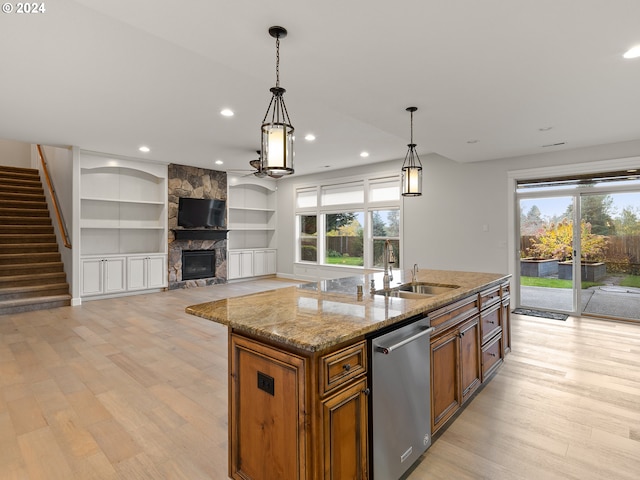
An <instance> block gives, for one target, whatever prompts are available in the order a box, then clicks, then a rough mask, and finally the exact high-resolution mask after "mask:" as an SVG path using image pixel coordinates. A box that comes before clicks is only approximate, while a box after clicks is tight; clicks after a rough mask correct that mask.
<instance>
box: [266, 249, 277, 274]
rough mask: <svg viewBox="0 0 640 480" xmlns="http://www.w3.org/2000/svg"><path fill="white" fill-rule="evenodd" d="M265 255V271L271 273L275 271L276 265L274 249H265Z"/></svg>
mask: <svg viewBox="0 0 640 480" xmlns="http://www.w3.org/2000/svg"><path fill="white" fill-rule="evenodd" d="M265 255H266V264H265V272H264V273H266V274H267V275H273V274H274V273H276V271H277V267H276V251H275V250H267V251H266V252H265Z"/></svg>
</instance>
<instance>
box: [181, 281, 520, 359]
mask: <svg viewBox="0 0 640 480" xmlns="http://www.w3.org/2000/svg"><path fill="white" fill-rule="evenodd" d="M393 276H394V280H393V281H392V282H391V288H393V287H394V286H398V285H400V284H404V283H410V282H411V272H410V271H404V272H403V271H397V270H396V271H394V272H393ZM382 277H383V274H382V273H374V274H364V275H356V276H351V277H345V278H340V279H335V280H322V281H319V282H314V283H304V284H300V285H297V286H291V287H284V288H279V289H276V290H269V291H266V292H261V293H254V294H251V295H244V296H241V297H233V298H227V299H224V300H217V301H213V302H207V303H201V304H198V305H191V306H189V307H187V308H186V312H187V313H190V314H192V315H196V316H198V317H202V318H206V319H208V320H212V321H214V322H217V323H221V324H223V325H227V326H229V327H231V328H233V329H234V330H237V331H241V332H245V333H248V334H252V335H255V336H258V337H262V338H265V339H269V340H271V341H273V342H277V343H281V344H283V345H284V346H286V345H289V346H292V347H295V348H298V349H302V350H306V351H309V352H316V351H321V350H325V349H327V348H330V347H332V346H334V345H338V344H340V343H343V342H346V341H348V340H351V339H354V338H357V337H360V336H363V335H366V334H369V333H372V332H375V331H376V330H378V329H380V328H383V327H386V326H388V325H392V324H394V323H396V322H400V321H402V320H405V319H407V318H411V317H413V316H415V315H418V314H420V313H425V312H429V311H432V310H434V309H436V308H438V307H441V306H443V305H446V304H448V303H451V302H454V301H456V300H459V299H461V298H464V297H467V296H469V295H471V294H473V293H476V292H479V291H481V290H484V289H485V288H487V287H488V286H490V285H492V284H497V283H502V282H504V281H505V280H507V279H508V278H509V277H510V275H504V274H492V273H474V272H459V271H449V270H420V271H419V272H418V274H417V278H416V281H418V282H428V283H433V284H440V285H457V286H459V288H455V289H451V290H450V291H448V292H446V293H444V294H440V295H435V296H432V297H426V298H419V299H405V298H397V297H389V296H384V295H371V294H370V293H369V289H370V281H371V279H374V280H375V284H376V288H378V289H381V288H382ZM357 285H362V286H363V290H364V293H363V295H362V296H361V297H358V296H357V294H356V286H357Z"/></svg>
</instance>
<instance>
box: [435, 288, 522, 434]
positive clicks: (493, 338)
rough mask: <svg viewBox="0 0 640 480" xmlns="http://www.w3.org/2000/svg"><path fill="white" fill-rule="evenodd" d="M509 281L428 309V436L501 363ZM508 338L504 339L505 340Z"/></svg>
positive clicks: (504, 345)
mask: <svg viewBox="0 0 640 480" xmlns="http://www.w3.org/2000/svg"><path fill="white" fill-rule="evenodd" d="M508 285H509V284H508V282H507V283H505V284H503V285H494V286H491V287H490V288H488V289H486V290H483V291H481V292H479V293H478V294H474V295H471V296H469V297H467V298H464V299H462V300H458V301H457V302H454V303H452V304H450V305H446V306H444V307H441V308H439V309H437V310H435V311H433V312H431V313H429V318H430V319H431V326H433V327H435V332H434V334H433V335H432V337H431V347H430V348H431V412H432V414H431V428H432V434H433V433H435V432H437V431H438V430H439V429H440V428H442V427H443V426H444V425H445V424H446V423H447V421H448V420H449V419H451V417H453V415H454V414H455V413H456V412H457V411H458V410H459V409H460V408H461V407H462V406H463V405H464V404H465V402H467V400H469V399H470V398H471V397H472V396H473V394H474V393H475V392H476V391H477V389H478V387H480V385H481V384H482V382H484V381H486V380H488V379H489V378H490V377H491V375H492V374H493V373H494V372H495V371H496V370H497V369H498V367H499V366H500V365H501V364H502V361H503V359H504V355H505V352H506V351H508V350H507V344H508V345H509V347H508V348H510V340H506V339H507V338H509V337H508V335H509V331H510V330H509V320H510V317H509V295H508ZM507 342H508V343H507Z"/></svg>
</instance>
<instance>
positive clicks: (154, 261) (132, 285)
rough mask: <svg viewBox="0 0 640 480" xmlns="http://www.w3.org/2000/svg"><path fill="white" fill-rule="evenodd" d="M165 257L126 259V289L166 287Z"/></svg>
mask: <svg viewBox="0 0 640 480" xmlns="http://www.w3.org/2000/svg"><path fill="white" fill-rule="evenodd" d="M165 258H166V257H165V256H164V255H154V256H144V257H142V256H141V257H128V258H127V289H128V290H144V289H146V288H162V287H165V286H166V282H167V280H166V279H167V275H166V271H167V269H166V268H165V263H166V262H165Z"/></svg>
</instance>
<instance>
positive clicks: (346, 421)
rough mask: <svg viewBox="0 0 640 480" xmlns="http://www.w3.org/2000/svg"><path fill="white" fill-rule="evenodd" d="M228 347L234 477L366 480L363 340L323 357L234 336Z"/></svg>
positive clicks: (366, 387) (231, 462)
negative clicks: (349, 479) (348, 479)
mask: <svg viewBox="0 0 640 480" xmlns="http://www.w3.org/2000/svg"><path fill="white" fill-rule="evenodd" d="M229 345H230V348H229V365H230V378H229V428H230V448H229V475H230V476H231V477H232V478H236V479H245V480H246V479H252V480H262V479H269V480H270V479H274V480H275V479H278V480H280V479H326V480H339V479H346V478H353V479H366V478H368V454H367V448H368V446H367V435H368V400H367V395H368V392H369V390H368V384H367V377H366V373H367V357H366V343H365V342H364V341H360V342H357V343H355V344H353V345H349V346H347V347H343V348H339V349H337V350H335V351H330V352H325V353H324V354H322V355H320V354H312V353H304V352H291V351H288V350H286V349H284V348H283V347H282V346H272V345H268V344H265V343H263V342H260V341H256V340H254V339H250V338H247V337H245V336H243V335H239V334H237V333H231V334H230V343H229Z"/></svg>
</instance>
